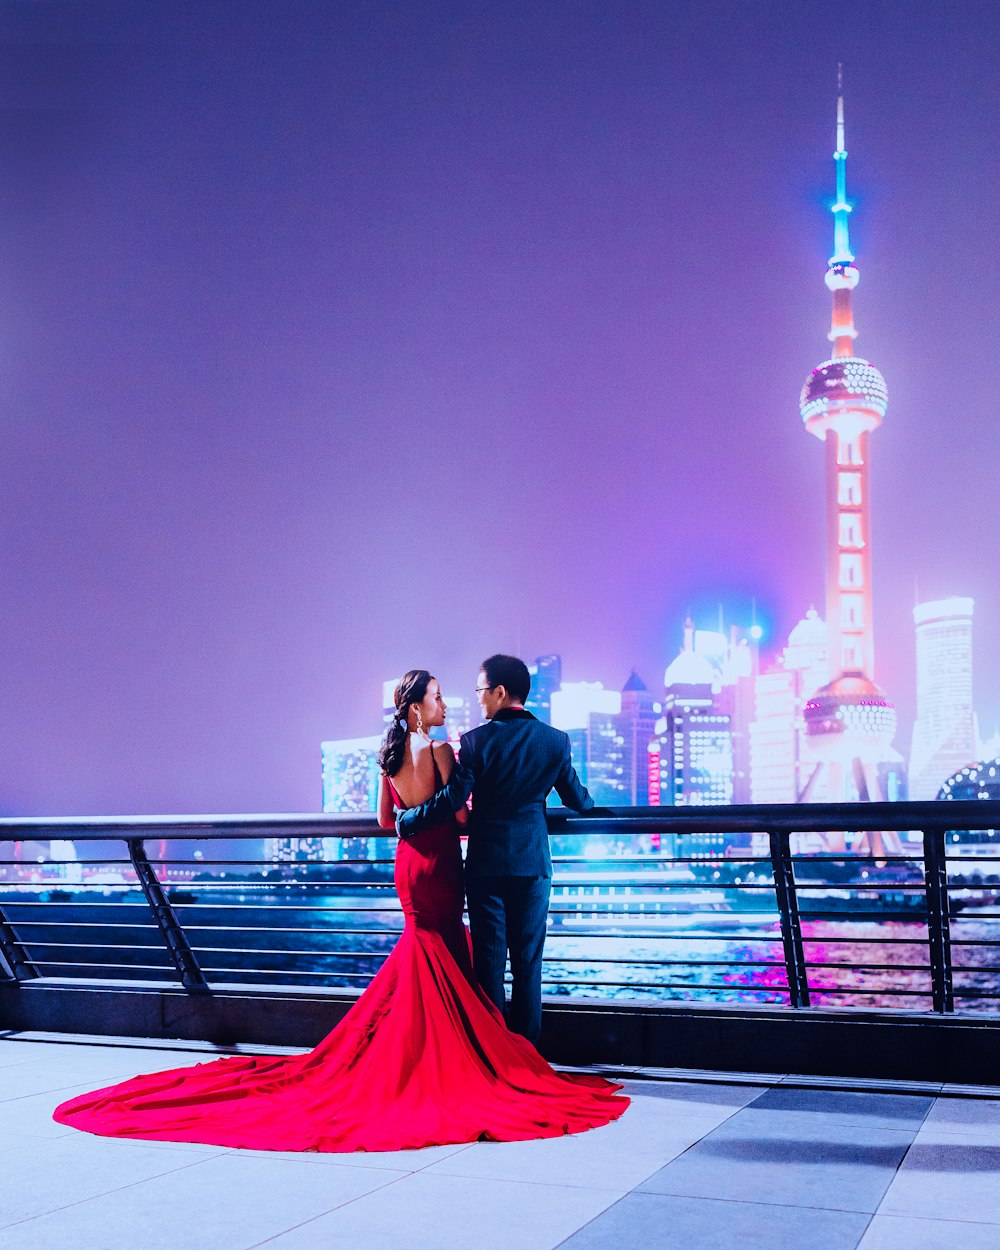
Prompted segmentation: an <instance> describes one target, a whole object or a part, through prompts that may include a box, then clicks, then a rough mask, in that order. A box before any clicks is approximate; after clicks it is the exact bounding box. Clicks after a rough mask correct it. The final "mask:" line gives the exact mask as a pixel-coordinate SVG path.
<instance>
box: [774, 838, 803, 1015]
mask: <svg viewBox="0 0 1000 1250" xmlns="http://www.w3.org/2000/svg"><path fill="white" fill-rule="evenodd" d="M767 836H768V840H769V841H770V844H771V870H772V872H773V873H774V895H775V899H776V900H777V904H778V916H779V919H780V921H781V942H782V945H783V947H784V951H785V975H786V976H787V978H788V1001H789V1004H790V1006H792V1007H808V1006H809V977H808V971H807V969H806V956H805V951H804V950H803V949H802V924H801V922H800V920H799V903H798V898H797V896H796V893H795V872H794V870H793V868H792V853H791V848H790V845H789V834H788V831H787V830H779V831H774V830H772V831H771V832H770V833H769V834H768V835H767Z"/></svg>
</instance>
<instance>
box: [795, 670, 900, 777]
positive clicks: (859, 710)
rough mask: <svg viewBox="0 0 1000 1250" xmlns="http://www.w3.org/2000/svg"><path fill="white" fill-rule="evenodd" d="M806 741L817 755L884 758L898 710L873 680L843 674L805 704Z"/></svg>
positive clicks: (840, 759)
mask: <svg viewBox="0 0 1000 1250" xmlns="http://www.w3.org/2000/svg"><path fill="white" fill-rule="evenodd" d="M805 722H806V740H807V742H808V743H809V747H810V749H811V750H812V751H813V753H814V754H815V755H816V756H817V758H819V759H822V760H826V761H828V762H832V761H838V762H841V763H846V762H848V761H850V760H852V759H859V760H861V761H862V762H863V763H868V762H872V763H877V762H878V761H879V760H882V759H885V753H886V751H887V750H888V749H889V747H890V745H891V743H892V740H893V738H894V737H895V734H896V709H895V708H894V707H893V706H892V704H891V703H890V702H889V700H888V699H887V698H886V697H885V695H884V694H883V693H882V691H881V690H879V688H878V686H876V685H875V683H874V682H873V681H869V680H868V678H867V677H864V676H862V674H861V673H844V674H843V676H841V677H838V678H837V679H836V681H831V682H830V683H829V684H828V685H826V686H821V687H820V689H819V690H817V691H816V693H815V695H813V697H812V698H811V699H810V700H809V702H808V703H807V704H806V706H805Z"/></svg>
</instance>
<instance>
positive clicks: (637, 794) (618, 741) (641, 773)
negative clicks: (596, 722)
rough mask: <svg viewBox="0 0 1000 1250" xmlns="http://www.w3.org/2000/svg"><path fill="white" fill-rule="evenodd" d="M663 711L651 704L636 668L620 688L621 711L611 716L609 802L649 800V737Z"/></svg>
mask: <svg viewBox="0 0 1000 1250" xmlns="http://www.w3.org/2000/svg"><path fill="white" fill-rule="evenodd" d="M662 710H663V708H662V704H659V703H654V701H653V696H652V694H651V693H650V691H649V690H648V688H647V687H646V684H645V682H644V681H643V680H642V678H641V677H640V676H639V674H638V673H636V672H635V670H633V671H632V674H631V675H630V677H629V679H628V681H627V682H626V683H625V685H624V686H623V687H622V710H621V712H620V713H619V714H618V715H617V716H616V717H615V718H614V725H615V739H614V748H613V751H612V757H613V761H614V767H613V774H612V777H611V780H610V784H611V786H612V788H613V790H614V795H613V797H611V798H609V800H608V802H609V803H619V804H621V805H623V806H625V807H645V806H647V804H648V803H649V801H650V800H649V740H650V738H651V737H652V736H653V731H654V729H655V728H656V720H657V717H658V716H659V714H660V712H661V711H662Z"/></svg>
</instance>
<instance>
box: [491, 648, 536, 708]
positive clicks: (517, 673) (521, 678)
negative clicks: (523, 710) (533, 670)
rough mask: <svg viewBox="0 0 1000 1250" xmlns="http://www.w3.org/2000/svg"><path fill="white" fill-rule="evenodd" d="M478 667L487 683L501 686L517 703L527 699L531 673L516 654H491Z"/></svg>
mask: <svg viewBox="0 0 1000 1250" xmlns="http://www.w3.org/2000/svg"><path fill="white" fill-rule="evenodd" d="M479 667H480V669H481V670H482V672H483V673H485V675H486V682H487V685H489V686H490V687H493V686H503V687H504V689H505V690H506V691H507V693H508V694H509V695H510V696H511V698H513V699H516V700H517V701H518V703H524V701H525V700H526V699H527V697H528V692H529V691H530V690H531V674H530V673H529V672H528V666H527V664H525V662H524V661H523V660H519V659H518V658H517V656H516V655H491V656H490V657H489V659H486V660H483V662H482V664H480V666H479Z"/></svg>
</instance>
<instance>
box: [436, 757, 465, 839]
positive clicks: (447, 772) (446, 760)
mask: <svg viewBox="0 0 1000 1250" xmlns="http://www.w3.org/2000/svg"><path fill="white" fill-rule="evenodd" d="M431 750H432V751H433V752H434V758H435V759H436V760H437V766H438V769H439V770H440V773H441V780H442V781H443V782H444V784H445V785H447V784H448V781H449V778H450V777H451V774H452V773H453V772H454V771H455V752H454V750H453V749H452V745H451V743H450V742H438V743H431ZM455 820H456V822H457V823H458V824H460V825H464V824H467V823H468V820H469V809H468V808H467V807H465V806H464V805H463V806H462V807H460V808H459V809H458V811H457V812H456V813H455Z"/></svg>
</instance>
